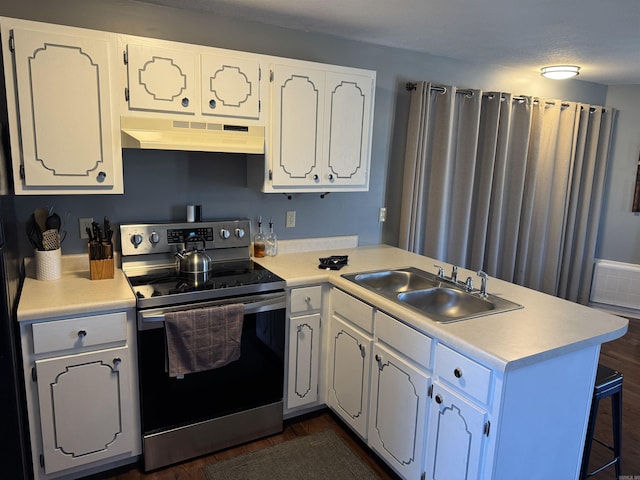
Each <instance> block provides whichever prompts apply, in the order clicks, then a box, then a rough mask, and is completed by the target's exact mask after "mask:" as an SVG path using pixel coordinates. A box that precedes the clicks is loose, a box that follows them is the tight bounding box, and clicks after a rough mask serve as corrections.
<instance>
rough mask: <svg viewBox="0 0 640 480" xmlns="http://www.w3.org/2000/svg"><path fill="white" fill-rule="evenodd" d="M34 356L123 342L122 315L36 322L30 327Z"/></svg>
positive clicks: (124, 338) (123, 324)
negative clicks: (35, 354)
mask: <svg viewBox="0 0 640 480" xmlns="http://www.w3.org/2000/svg"><path fill="white" fill-rule="evenodd" d="M32 331H33V351H34V353H46V352H55V351H57V350H68V349H71V348H82V347H91V346H94V345H101V344H103V343H114V342H119V343H125V342H126V341H127V314H126V313H125V312H118V313H109V314H106V315H94V316H91V317H81V318H71V319H69V320H55V321H51V322H40V323H34V324H33V325H32Z"/></svg>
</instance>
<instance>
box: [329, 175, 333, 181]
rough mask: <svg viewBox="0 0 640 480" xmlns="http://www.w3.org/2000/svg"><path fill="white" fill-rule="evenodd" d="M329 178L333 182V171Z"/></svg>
mask: <svg viewBox="0 0 640 480" xmlns="http://www.w3.org/2000/svg"><path fill="white" fill-rule="evenodd" d="M329 180H330V181H332V182H333V173H330V174H329Z"/></svg>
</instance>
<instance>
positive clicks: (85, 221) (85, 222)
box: [78, 218, 93, 239]
mask: <svg viewBox="0 0 640 480" xmlns="http://www.w3.org/2000/svg"><path fill="white" fill-rule="evenodd" d="M92 222H93V218H79V219H78V227H79V228H80V238H86V239H88V238H89V235H87V228H88V229H89V230H91V223H92Z"/></svg>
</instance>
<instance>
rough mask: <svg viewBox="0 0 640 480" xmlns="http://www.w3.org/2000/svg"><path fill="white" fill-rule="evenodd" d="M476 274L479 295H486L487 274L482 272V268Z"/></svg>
mask: <svg viewBox="0 0 640 480" xmlns="http://www.w3.org/2000/svg"><path fill="white" fill-rule="evenodd" d="M478 276H479V277H480V281H481V283H480V296H481V297H486V296H487V280H488V279H489V275H487V274H486V273H485V272H483V271H482V270H479V271H478Z"/></svg>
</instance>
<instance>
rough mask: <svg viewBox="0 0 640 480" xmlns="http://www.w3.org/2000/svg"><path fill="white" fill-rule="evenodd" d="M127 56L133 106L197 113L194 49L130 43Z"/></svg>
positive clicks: (133, 107) (170, 111) (130, 107)
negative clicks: (185, 49) (187, 49)
mask: <svg viewBox="0 0 640 480" xmlns="http://www.w3.org/2000/svg"><path fill="white" fill-rule="evenodd" d="M126 58H127V80H128V85H129V91H128V101H129V109H131V110H152V111H158V112H167V113H187V114H192V115H193V114H194V113H196V108H197V107H198V105H197V99H198V96H197V95H196V87H197V86H196V62H197V57H196V55H195V54H194V53H193V52H189V51H184V50H178V49H175V50H172V49H168V48H161V47H158V46H155V45H139V44H135V43H129V44H128V45H127V56H126Z"/></svg>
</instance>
